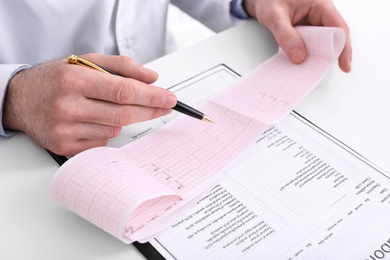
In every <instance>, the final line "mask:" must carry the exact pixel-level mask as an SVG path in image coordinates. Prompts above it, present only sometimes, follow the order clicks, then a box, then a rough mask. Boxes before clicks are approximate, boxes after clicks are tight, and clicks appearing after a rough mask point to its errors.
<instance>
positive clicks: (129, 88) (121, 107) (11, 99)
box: [3, 54, 176, 156]
mask: <svg viewBox="0 0 390 260" xmlns="http://www.w3.org/2000/svg"><path fill="white" fill-rule="evenodd" d="M82 57H84V58H86V59H88V60H91V61H92V62H95V63H97V64H99V65H101V66H103V67H106V68H108V69H110V70H112V71H115V72H117V73H118V74H120V75H123V76H124V77H120V76H114V75H108V74H105V73H102V72H99V71H96V70H92V69H89V68H86V67H82V66H76V65H71V64H68V62H67V60H66V59H60V60H55V61H51V62H48V63H44V64H42V65H39V66H36V67H33V68H30V69H26V70H23V71H21V72H19V73H17V74H16V75H15V76H14V77H13V78H12V79H11V80H10V82H9V86H8V89H7V94H6V97H5V99H6V100H5V102H4V106H5V107H4V109H3V125H4V127H5V128H8V129H13V130H19V131H23V132H25V133H27V135H29V136H30V137H31V138H32V139H33V140H34V141H35V142H36V143H37V144H39V145H41V146H43V147H44V148H46V149H49V150H51V151H53V152H55V153H57V154H60V155H66V156H71V155H74V154H76V153H78V152H81V151H83V150H86V149H88V148H91V147H96V146H104V145H106V144H107V142H108V139H110V138H113V137H115V136H117V135H118V134H119V132H120V131H121V128H122V126H125V125H128V124H132V123H136V122H140V121H145V120H149V119H153V118H157V117H160V116H163V115H166V114H168V113H170V112H171V108H172V107H174V106H175V105H176V96H175V95H174V94H173V93H172V92H170V91H168V90H165V89H162V88H158V87H154V86H151V85H149V84H151V83H153V82H155V81H156V80H157V78H158V75H157V73H156V72H154V71H151V70H149V69H146V68H144V67H142V66H141V65H139V64H137V63H136V62H134V61H132V60H131V59H129V58H127V57H124V56H105V55H98V54H89V55H84V56H82Z"/></svg>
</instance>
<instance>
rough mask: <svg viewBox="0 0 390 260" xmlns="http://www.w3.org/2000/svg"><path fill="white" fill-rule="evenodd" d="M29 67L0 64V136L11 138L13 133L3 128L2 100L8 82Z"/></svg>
mask: <svg viewBox="0 0 390 260" xmlns="http://www.w3.org/2000/svg"><path fill="white" fill-rule="evenodd" d="M28 67H30V66H29V65H22V64H12V65H8V64H7V65H6V64H0V136H12V135H14V134H15V132H14V131H10V130H6V129H4V127H3V108H4V100H5V95H6V92H7V87H8V82H9V81H10V79H11V78H12V77H13V76H14V75H15V74H16V73H18V72H19V71H21V70H23V69H26V68H28Z"/></svg>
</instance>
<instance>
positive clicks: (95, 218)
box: [51, 27, 345, 243]
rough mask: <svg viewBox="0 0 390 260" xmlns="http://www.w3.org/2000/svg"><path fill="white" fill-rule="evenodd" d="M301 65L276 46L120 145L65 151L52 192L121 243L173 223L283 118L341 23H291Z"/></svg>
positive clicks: (318, 71) (316, 71)
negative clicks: (209, 94)
mask: <svg viewBox="0 0 390 260" xmlns="http://www.w3.org/2000/svg"><path fill="white" fill-rule="evenodd" d="M297 30H298V32H299V33H300V34H301V36H302V38H303V39H304V41H305V43H306V47H307V48H308V53H309V55H308V58H307V59H306V61H305V62H304V63H303V64H300V65H296V64H293V63H291V62H290V61H289V59H288V57H287V56H286V54H285V53H284V52H283V51H279V52H278V53H277V54H276V55H274V56H273V57H271V58H270V59H269V60H268V61H266V62H265V63H264V64H262V65H260V66H259V67H258V68H256V69H255V70H254V71H253V72H251V73H250V74H249V75H248V76H246V77H244V78H243V79H241V80H239V81H238V82H237V83H235V84H232V85H231V86H229V87H227V89H226V90H225V91H223V92H222V93H221V94H220V95H218V96H216V97H214V98H211V99H209V100H207V101H205V102H204V103H202V104H201V105H200V106H198V107H197V108H198V109H199V110H201V111H205V112H206V114H208V115H209V116H210V117H211V118H213V120H214V123H205V122H201V121H198V120H194V119H193V118H190V117H188V116H181V117H178V118H177V119H175V120H173V121H171V122H170V123H168V124H166V125H165V126H163V127H161V128H160V129H159V130H158V131H156V132H153V133H151V134H149V135H147V136H145V137H143V138H141V139H139V140H137V141H135V142H132V143H129V144H127V145H124V146H122V147H121V148H119V149H117V148H108V147H101V148H94V149H90V150H88V151H85V152H83V153H80V154H79V155H76V156H75V157H73V158H71V159H70V160H68V162H66V163H65V164H64V165H63V166H62V167H60V169H59V170H58V171H57V172H56V174H55V176H54V177H53V180H52V185H51V193H52V196H53V198H54V199H55V200H56V201H58V202H59V203H60V204H62V205H64V206H65V207H67V208H69V209H70V210H72V211H73V212H75V213H77V214H78V215H80V216H82V217H83V218H85V219H87V220H88V221H90V222H92V223H93V224H95V225H97V226H98V227H100V228H102V229H103V230H105V231H107V232H108V233H110V234H112V235H113V236H115V237H117V238H118V239H120V240H122V241H123V242H125V243H131V242H133V241H140V242H145V241H148V240H149V239H150V238H152V237H153V236H155V235H156V234H157V233H159V232H161V231H162V230H163V229H165V228H166V227H168V226H169V225H170V224H172V221H174V220H176V219H177V218H178V217H180V215H181V213H183V212H185V209H186V208H190V207H191V206H192V205H194V203H195V202H196V201H197V200H196V199H198V198H200V196H201V195H203V194H204V193H205V192H207V191H209V189H210V188H211V187H212V186H213V185H214V184H215V183H216V182H217V181H218V180H219V179H220V178H221V177H222V176H223V174H224V172H225V171H226V170H227V169H228V168H229V167H231V166H232V165H233V164H234V162H235V161H237V160H238V158H240V156H241V155H242V154H243V153H244V152H245V151H247V150H248V148H249V147H250V146H251V145H253V142H254V141H255V140H256V137H258V136H259V135H260V134H262V133H263V131H264V130H266V129H267V127H268V126H269V125H270V124H273V123H275V122H278V121H280V120H282V118H283V117H284V116H286V115H287V114H288V113H289V112H291V110H292V109H293V108H294V107H295V106H296V105H297V104H298V102H299V101H301V100H302V99H303V98H304V97H305V96H306V95H307V94H308V93H309V92H310V91H311V90H312V89H313V88H314V87H315V86H316V85H317V84H318V83H319V81H320V80H321V79H322V77H323V76H324V75H325V74H326V72H327V70H328V68H329V67H330V65H331V64H332V63H333V61H334V60H335V59H337V57H338V55H339V54H340V52H341V50H342V48H343V46H344V42H345V36H344V33H343V31H342V30H341V29H340V28H329V27H298V28H297Z"/></svg>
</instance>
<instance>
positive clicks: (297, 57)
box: [290, 48, 306, 63]
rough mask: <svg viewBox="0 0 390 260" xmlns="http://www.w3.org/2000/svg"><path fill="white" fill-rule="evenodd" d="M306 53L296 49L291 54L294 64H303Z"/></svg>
mask: <svg viewBox="0 0 390 260" xmlns="http://www.w3.org/2000/svg"><path fill="white" fill-rule="evenodd" d="M305 56H306V55H305V53H304V51H303V50H302V49H301V48H295V49H293V50H292V51H291V53H290V59H291V60H292V61H293V62H294V63H301V62H303V61H304V60H305Z"/></svg>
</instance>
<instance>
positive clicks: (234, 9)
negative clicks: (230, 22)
mask: <svg viewBox="0 0 390 260" xmlns="http://www.w3.org/2000/svg"><path fill="white" fill-rule="evenodd" d="M230 14H231V15H232V16H233V17H235V18H238V19H248V18H249V15H248V13H247V12H246V11H245V9H244V6H243V0H231V1H230Z"/></svg>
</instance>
